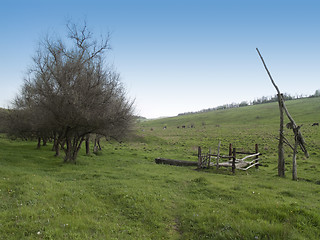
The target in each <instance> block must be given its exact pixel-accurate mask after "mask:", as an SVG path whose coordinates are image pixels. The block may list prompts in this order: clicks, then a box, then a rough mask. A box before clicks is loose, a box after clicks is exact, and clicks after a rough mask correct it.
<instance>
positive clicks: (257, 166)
mask: <svg viewBox="0 0 320 240" xmlns="http://www.w3.org/2000/svg"><path fill="white" fill-rule="evenodd" d="M258 152H259V146H258V144H257V143H256V153H258ZM258 158H259V156H258V155H257V156H256V161H255V162H256V163H258V161H259V160H258ZM256 169H259V164H257V165H256Z"/></svg>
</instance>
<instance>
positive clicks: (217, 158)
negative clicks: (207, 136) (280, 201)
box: [155, 142, 261, 173]
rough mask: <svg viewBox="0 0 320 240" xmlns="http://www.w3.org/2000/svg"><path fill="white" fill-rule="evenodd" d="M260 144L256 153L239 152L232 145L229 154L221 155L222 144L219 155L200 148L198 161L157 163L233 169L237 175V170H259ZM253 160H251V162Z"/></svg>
mask: <svg viewBox="0 0 320 240" xmlns="http://www.w3.org/2000/svg"><path fill="white" fill-rule="evenodd" d="M260 155H261V153H259V148H258V144H255V151H254V152H250V151H237V149H236V148H233V147H232V144H231V143H230V144H229V154H228V155H222V154H221V153H220V142H219V145H218V152H217V154H212V153H211V149H209V152H208V153H206V154H203V153H202V149H201V147H199V148H198V161H197V162H196V161H184V160H174V159H167V158H156V159H155V162H156V163H157V164H169V165H175V166H197V167H198V169H200V168H210V167H214V166H215V167H216V168H217V169H219V168H220V167H231V170H232V172H233V173H235V170H236V169H239V170H244V171H246V170H248V169H250V168H252V167H255V168H256V169H258V168H259V165H260V162H259V160H260V158H259V156H260ZM238 156H242V158H237V157H238ZM250 159H251V160H250ZM225 160H226V161H225Z"/></svg>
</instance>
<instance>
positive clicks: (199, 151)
mask: <svg viewBox="0 0 320 240" xmlns="http://www.w3.org/2000/svg"><path fill="white" fill-rule="evenodd" d="M201 164H202V156H201V147H200V146H199V147H198V168H201Z"/></svg>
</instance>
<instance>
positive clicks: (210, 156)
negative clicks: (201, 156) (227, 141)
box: [207, 147, 211, 168]
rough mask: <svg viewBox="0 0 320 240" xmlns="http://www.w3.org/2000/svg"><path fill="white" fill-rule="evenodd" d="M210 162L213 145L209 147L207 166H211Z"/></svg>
mask: <svg viewBox="0 0 320 240" xmlns="http://www.w3.org/2000/svg"><path fill="white" fill-rule="evenodd" d="M210 162H211V147H210V148H209V158H208V165H207V168H210Z"/></svg>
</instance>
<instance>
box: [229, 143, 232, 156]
mask: <svg viewBox="0 0 320 240" xmlns="http://www.w3.org/2000/svg"><path fill="white" fill-rule="evenodd" d="M229 156H232V143H230V144H229Z"/></svg>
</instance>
